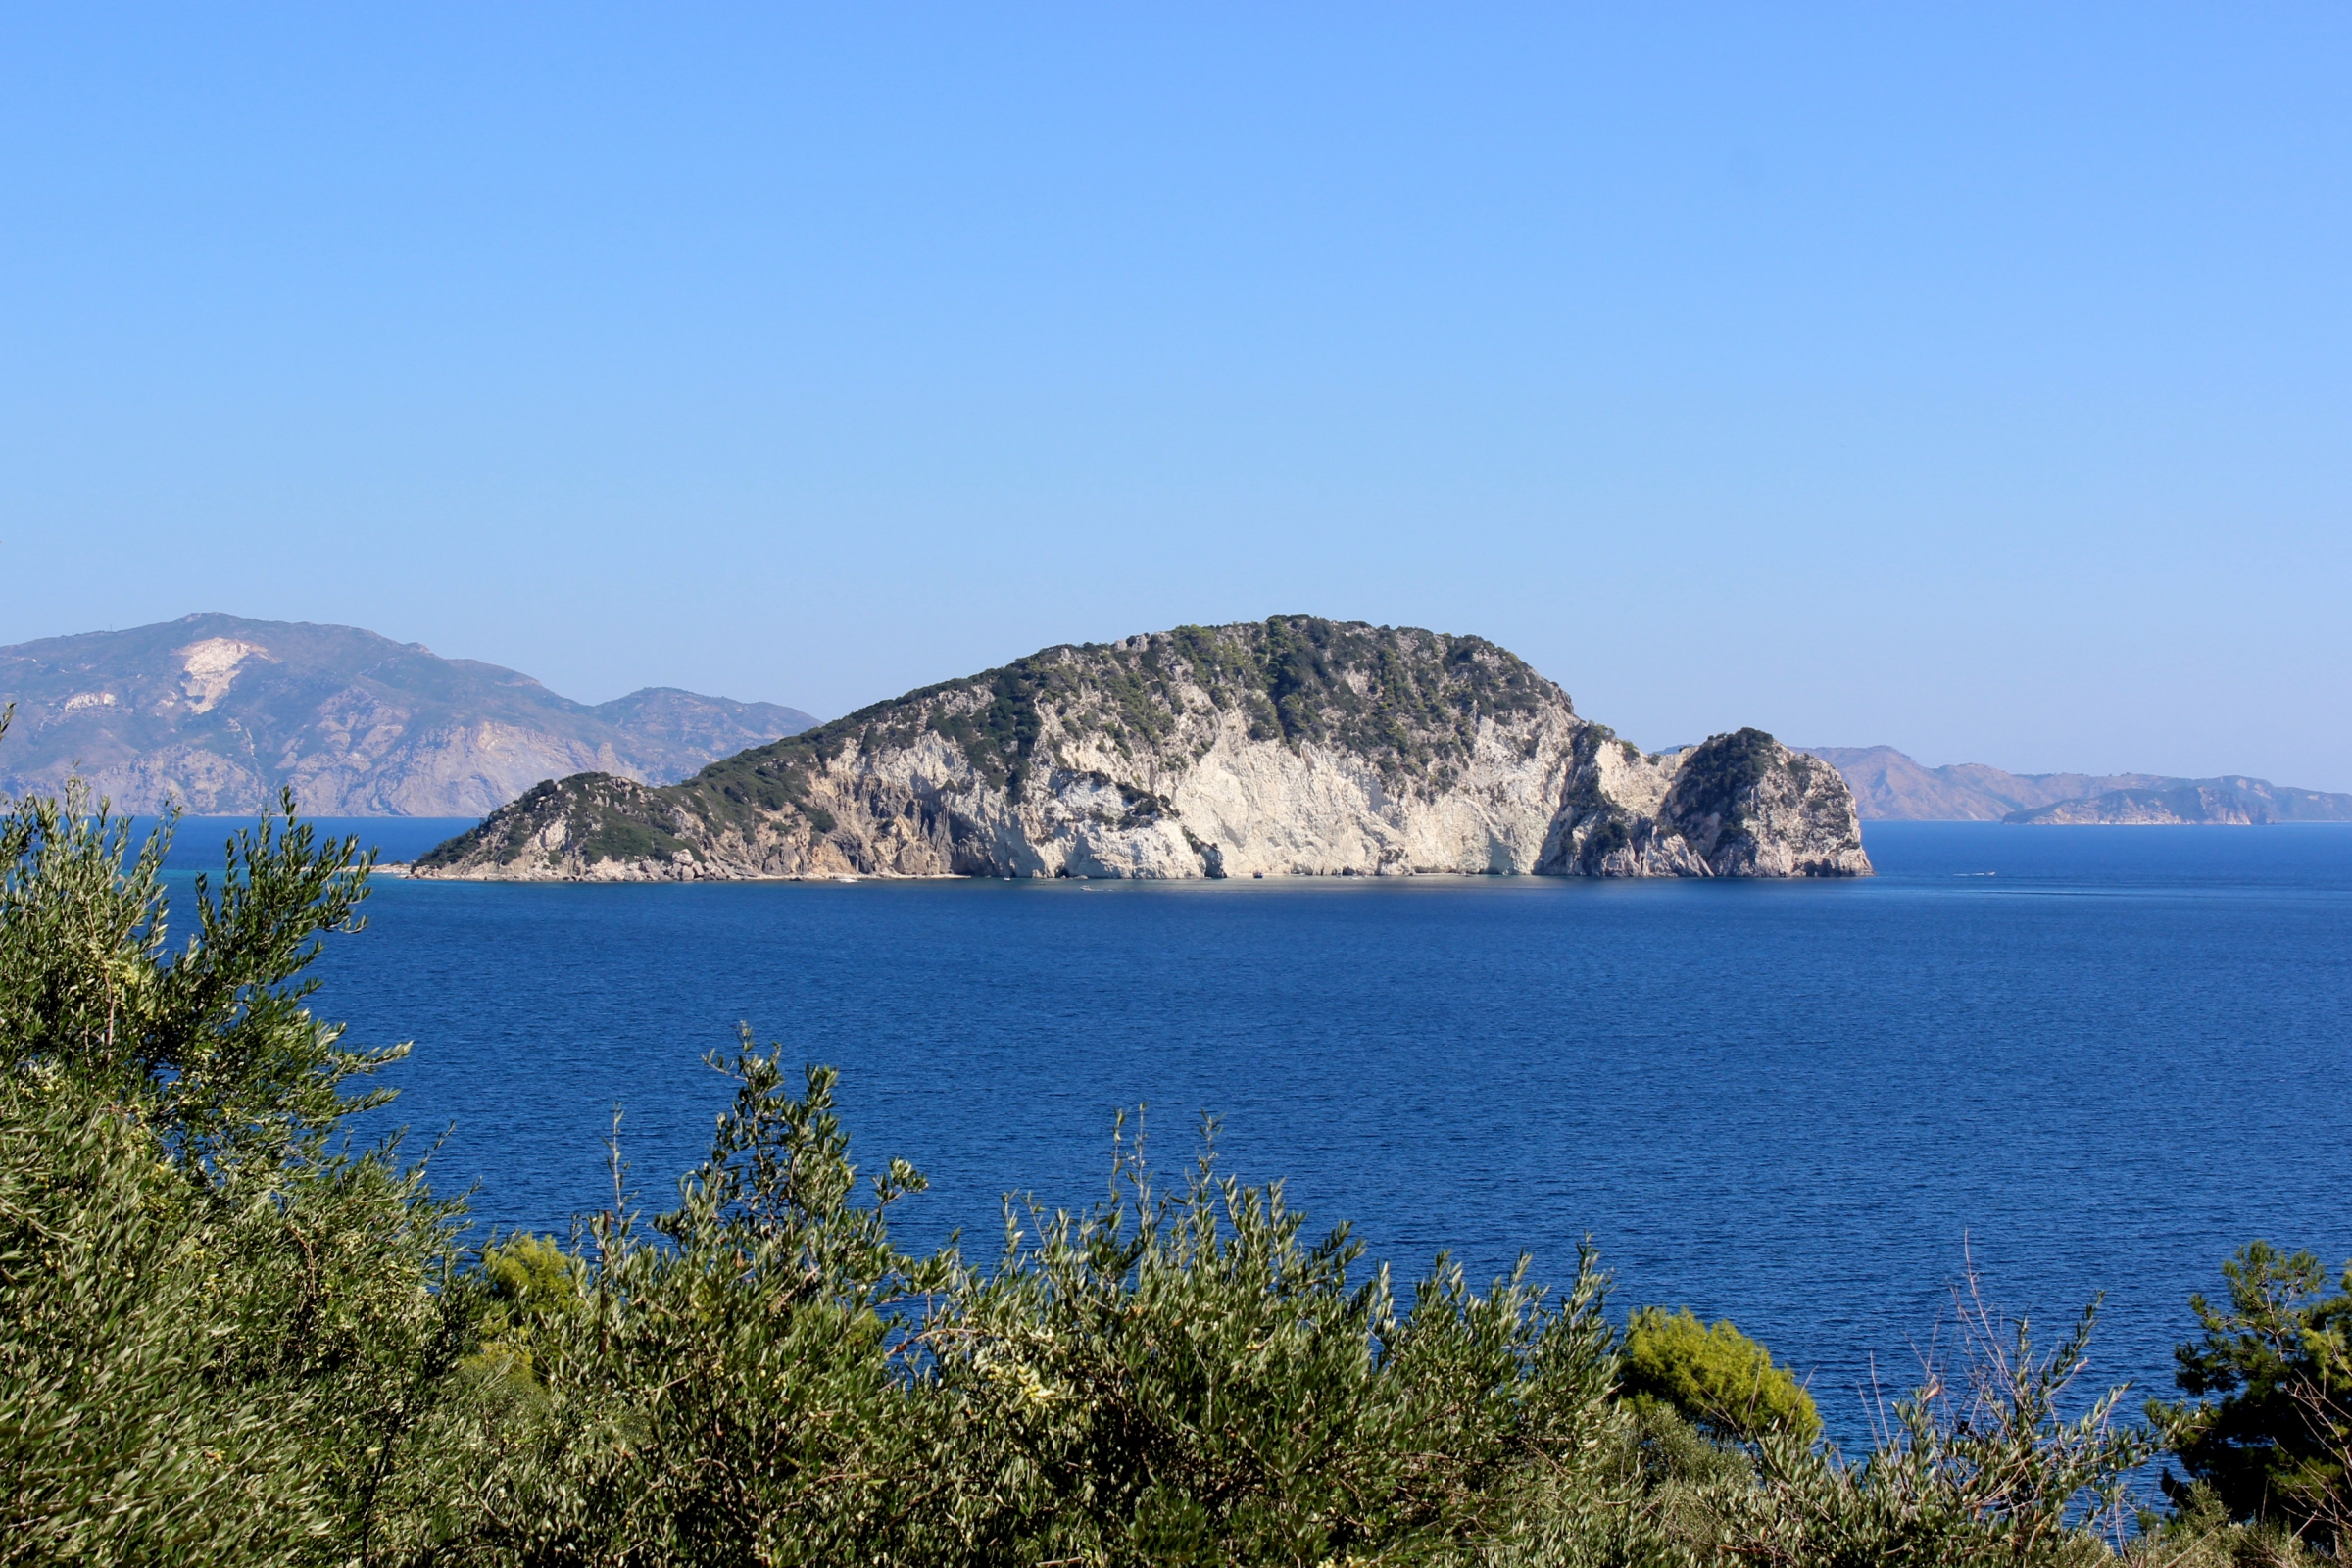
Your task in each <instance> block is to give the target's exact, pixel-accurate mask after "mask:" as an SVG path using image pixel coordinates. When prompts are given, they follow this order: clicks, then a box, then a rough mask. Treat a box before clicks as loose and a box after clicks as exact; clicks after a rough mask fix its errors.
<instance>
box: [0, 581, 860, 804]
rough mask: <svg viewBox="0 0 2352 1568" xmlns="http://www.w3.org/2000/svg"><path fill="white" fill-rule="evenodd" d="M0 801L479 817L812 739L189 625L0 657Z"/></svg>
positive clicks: (806, 722)
mask: <svg viewBox="0 0 2352 1568" xmlns="http://www.w3.org/2000/svg"><path fill="white" fill-rule="evenodd" d="M8 703H14V704H15V705H16V720H15V723H14V725H13V726H12V727H11V728H10V730H9V732H8V735H7V738H6V739H5V740H0V790H5V791H7V792H9V793H19V792H22V791H24V790H25V789H26V788H29V787H34V786H39V787H42V788H55V787H56V786H57V785H58V784H59V783H61V782H62V781H63V780H64V778H65V777H66V775H67V774H68V773H69V772H70V771H72V770H73V767H74V765H75V763H76V762H78V763H79V765H80V769H81V772H82V775H83V776H84V777H85V778H87V779H89V780H90V782H91V783H92V784H93V785H94V786H96V787H97V789H98V790H100V791H101V792H102V793H104V794H106V795H109V796H111V797H112V798H113V800H114V802H115V804H116V805H117V806H118V807H120V808H122V809H127V810H134V811H152V810H156V809H160V808H161V807H162V806H163V805H164V803H165V802H166V801H176V802H178V803H179V804H180V805H181V806H182V807H183V808H184V809H188V810H191V811H196V812H243V811H251V810H254V809H258V808H259V807H261V806H262V804H263V803H264V802H266V801H268V800H270V799H271V798H273V797H274V796H275V795H276V793H277V791H278V789H279V787H280V786H281V785H288V784H290V785H292V786H293V787H294V791H295V793H296V795H297V796H298V797H299V798H300V800H301V803H302V807H303V809H305V810H306V811H310V812H314V813H317V814H319V815H342V816H469V815H478V814H481V813H484V812H488V811H490V810H493V809H496V808H498V807H500V806H502V805H504V804H505V803H506V802H508V801H511V800H513V799H514V798H515V796H517V795H519V794H521V793H522V792H523V791H524V790H526V789H529V788H530V787H531V786H532V785H533V784H536V783H538V782H539V781H540V780H542V779H547V778H560V777H563V776H564V775H567V774H571V773H577V772H579V771H581V770H582V769H585V768H595V769H599V770H603V771H608V772H613V773H618V774H620V775H622V776H624V777H627V778H632V779H638V780H641V781H644V782H646V783H651V784H662V783H668V782H671V781H673V780H676V779H680V778H684V777H686V776H687V775H688V774H691V773H693V772H694V771H695V770H696V769H698V768H700V767H702V766H703V765H704V764H705V763H707V762H710V761H711V760H714V759H717V758H721V757H729V756H732V755H734V754H735V753H737V752H740V751H742V750H744V749H745V748H746V747H750V746H758V745H760V744H763V743H765V742H767V741H772V740H775V739H778V738H780V737H782V736H785V735H791V734H796V733H798V732H799V731H801V730H804V729H807V728H808V727H809V726H810V725H811V724H813V723H815V722H816V720H815V719H814V718H813V717H811V716H810V715H809V714H808V713H804V712H802V711H799V710H798V709H793V708H783V707H779V706H777V705H776V704H774V703H739V702H735V701H733V700H732V699H729V698H725V697H704V696H701V695H699V694H697V693H694V692H685V691H678V690H675V689H673V688H669V687H649V688H647V689H646V690H644V691H639V692H632V693H630V694H629V695H628V696H626V697H621V698H616V699H614V700H613V701H612V702H610V703H603V704H599V705H597V706H594V707H591V706H589V705H587V704H585V703H575V702H572V701H571V700H570V699H568V698H564V697H559V696H557V695H556V694H555V693H554V692H551V691H549V690H548V689H547V688H546V687H545V686H542V685H540V684H539V682H537V681H536V680H533V679H532V678H531V677H530V676H528V675H524V674H519V673H517V672H516V671H515V670H512V669H504V668H501V667H500V666H498V665H496V664H485V663H482V662H479V661H476V660H471V659H443V658H441V657H439V656H438V655H436V654H434V653H433V652H432V651H431V650H430V649H428V648H426V647H425V646H424V645H423V644H421V643H396V642H394V641H392V640H391V639H390V638H388V637H381V636H378V635H377V634H376V633H374V632H371V631H364V630H362V629H360V628H359V627H357V626H325V625H314V624H312V623H310V622H308V621H302V622H294V621H272V620H241V619H239V618H237V617H236V616H233V615H218V614H211V615H190V616H188V617H187V618H186V619H185V620H175V621H168V622H165V623H163V624H160V625H154V626H135V627H131V628H129V629H127V630H123V631H107V632H86V633H83V634H82V635H79V636H74V637H51V638H46V639H43V640H42V641H39V642H30V643H20V644H18V645H16V646H15V647H9V648H0V705H4V704H8Z"/></svg>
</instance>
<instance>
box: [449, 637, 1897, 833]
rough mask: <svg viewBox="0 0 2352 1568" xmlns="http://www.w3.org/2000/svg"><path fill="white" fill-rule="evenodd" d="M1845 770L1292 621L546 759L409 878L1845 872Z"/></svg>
mask: <svg viewBox="0 0 2352 1568" xmlns="http://www.w3.org/2000/svg"><path fill="white" fill-rule="evenodd" d="M1869 868H1870V864H1869V861H1868V859H1867V858H1865V857H1864V856H1863V854H1862V849H1861V837H1860V829H1859V825H1858V823H1857V821H1856V818H1855V815H1854V807H1853V798H1852V795H1851V793H1850V792H1849V791H1848V790H1847V789H1846V787H1845V784H1844V782H1843V780H1842V779H1840V778H1839V777H1838V773H1837V770H1836V769H1834V768H1832V767H1830V766H1829V765H1828V764H1826V763H1821V762H1817V761H1815V760H1812V759H1810V758H1805V757H1802V756H1800V755H1798V754H1794V753H1791V752H1789V750H1788V749H1787V748H1786V747H1783V746H1781V745H1779V744H1778V743H1777V742H1775V741H1774V740H1772V738H1771V737H1769V736H1767V735H1763V734H1762V733H1761V732H1758V731H1753V730H1743V731H1740V733H1739V734H1738V735H1732V736H1720V737H1717V738H1716V739H1715V740H1712V741H1710V742H1708V743H1707V744H1706V745H1704V746H1699V747H1693V748H1691V749H1690V750H1688V751H1686V752H1681V753H1676V754H1672V755H1668V756H1658V757H1651V756H1645V755H1644V754H1642V752H1641V751H1640V750H1639V749H1638V748H1634V747H1632V746H1629V745H1627V744H1625V743H1623V742H1619V741H1617V740H1616V739H1615V738H1614V737H1613V736H1611V735H1610V733H1609V732H1608V731H1607V730H1605V729H1603V728H1601V727H1600V726H1597V725H1593V724H1591V723H1588V722H1587V721H1585V720H1584V719H1581V718H1579V717H1578V716H1577V714H1576V711H1575V710H1574V708H1573V707H1572V706H1571V705H1570V703H1569V700H1568V697H1567V694H1566V693H1564V692H1562V691H1561V690H1560V689H1559V688H1558V687H1557V686H1554V685H1553V684H1552V683H1551V682H1549V681H1547V680H1545V679H1544V677H1543V676H1541V675H1539V674H1537V673H1536V672H1535V671H1534V670H1533V669H1531V668H1529V667H1528V665H1527V664H1526V663H1525V662H1522V661H1520V660H1519V659H1517V658H1515V657H1514V656H1512V655H1511V654H1509V653H1507V652H1505V651H1504V650H1502V649H1500V648H1497V647H1495V645H1494V644H1492V643H1489V642H1486V641H1483V640H1482V639H1479V638H1476V637H1447V636H1441V635H1437V634H1434V633H1431V632H1425V631H1415V630H1397V629H1391V628H1386V627H1372V626H1366V625H1363V624H1361V623H1354V622H1346V623H1343V622H1334V621H1327V620H1317V619H1313V618H1310V617H1305V616H1286V617H1278V618H1276V619H1273V620H1269V621H1266V622H1263V623H1262V624H1260V623H1248V624H1243V625H1236V626H1221V627H1181V628H1179V629H1177V630H1175V631H1171V632H1158V633H1153V634H1151V635H1148V636H1142V637H1131V638H1128V639H1126V640H1125V641H1123V642H1118V643H1112V644H1108V645H1090V646H1086V647H1062V648H1051V649H1047V650H1046V651H1044V652H1043V653H1039V654H1036V655H1033V656H1031V657H1030V658H1028V659H1024V660H1021V661H1019V662H1016V663H1013V664H1010V665H1007V666H1006V667H1005V668H1003V669H998V670H991V671H989V672H987V673H985V674H981V675H975V676H972V677H970V678H969V679H966V680H959V681H950V682H947V683H945V684H942V685H938V686H932V687H926V688H924V689H923V690H921V691H917V692H911V693H909V694H908V695H907V696H906V697H903V698H900V699H898V700H896V701H894V702H888V703H881V704H877V705H875V706H874V707H872V708H869V709H866V710H864V711H860V712H858V713H853V714H851V715H850V716H849V717H847V718H844V719H840V720H837V721H835V722H833V723H830V724H826V725H822V726H820V727H818V728H816V729H813V730H809V731H807V732H805V733H803V734H800V735H796V736H793V737H791V738H789V739H786V740H782V741H778V742H776V743H774V744H771V745H768V746H763V747H760V748H757V749H755V750H752V751H749V752H746V753H744V754H743V755H741V756H739V757H734V758H730V759H728V760H725V761H723V762H717V763H713V764H712V765H711V766H709V767H707V768H705V769H703V771H702V772H700V773H698V774H697V775H695V776H694V777H693V778H691V779H688V780H686V781H685V782H684V783H682V784H678V785H675V786H672V787H670V788H666V789H648V788H645V787H643V786H641V785H636V784H632V783H630V782H629V781H627V780H625V779H619V778H614V777H612V776H609V775H606V774H600V773H589V774H583V775H580V776H576V777H572V778H566V779H563V780H561V781H557V782H550V783H547V784H542V785H540V786H539V787H537V788H535V789H533V790H531V791H530V792H529V793H527V794H525V795H524V796H522V797H521V798H520V799H519V800H516V801H515V803H514V804H513V805H511V806H509V807H506V808H505V809H502V810H500V811H498V812H497V813H495V814H494V815H493V816H492V817H491V818H490V819H489V820H488V821H487V822H485V823H484V824H483V825H482V827H481V828H480V829H479V830H478V831H477V832H475V833H473V834H469V835H467V836H466V837H464V838H461V839H457V840H453V841H452V842H451V843H449V844H447V845H444V846H442V847H441V848H440V849H439V850H436V851H435V852H434V853H433V854H432V855H431V856H429V857H426V858H424V859H423V860H420V861H419V862H418V865H417V870H416V874H417V875H437V876H462V877H493V878H516V879H527V880H549V879H567V878H582V879H598V880H603V879H613V880H688V879H697V878H714V877H715V878H731V877H808V876H850V875H862V876H949V875H971V876H1005V877H1036V876H1073V877H1232V876H1301V875H1304V876H1333V875H1338V876H1350V875H1353V876H1392V875H1402V874H1410V873H1416V872H1423V873H1426V872H1454V873H1478V872H1498V873H1528V872H1539V873H1545V874H1555V875H1595V876H1789V875H1861V874H1867V873H1868V871H1869Z"/></svg>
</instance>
